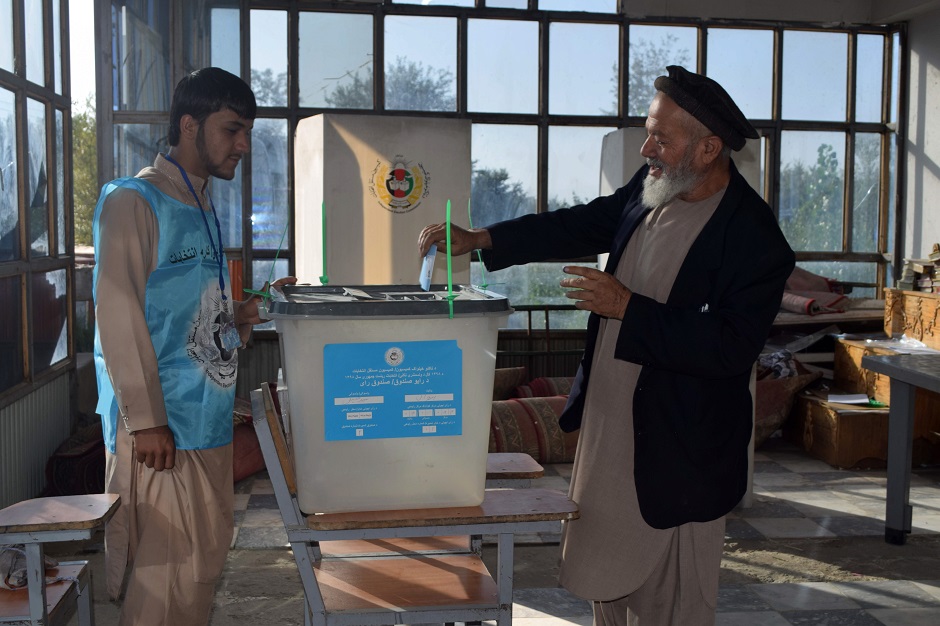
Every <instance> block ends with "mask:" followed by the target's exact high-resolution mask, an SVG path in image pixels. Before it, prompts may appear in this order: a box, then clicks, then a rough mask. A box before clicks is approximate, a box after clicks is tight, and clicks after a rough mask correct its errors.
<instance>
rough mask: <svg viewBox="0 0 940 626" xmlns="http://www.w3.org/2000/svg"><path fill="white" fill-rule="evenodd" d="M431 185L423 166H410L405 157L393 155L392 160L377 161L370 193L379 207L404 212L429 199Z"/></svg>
mask: <svg viewBox="0 0 940 626" xmlns="http://www.w3.org/2000/svg"><path fill="white" fill-rule="evenodd" d="M430 184H431V177H430V175H428V173H427V171H426V170H425V169H424V166H423V165H421V164H420V163H418V164H417V165H409V163H408V161H407V160H406V159H405V157H403V156H402V155H400V154H396V155H395V158H394V159H393V160H392V161H382V160H377V161H376V163H375V169H373V170H372V178H371V180H370V181H369V191H370V192H371V193H372V195H373V196H375V198H376V199H377V200H378V201H379V204H380V205H381V206H382V208H384V209H387V210H389V211H391V212H392V213H407V212H408V211H411V210H413V209H415V208H417V207H418V206H419V205H420V204H421V200H423V199H424V198H426V197H427V196H428V193H429V192H430Z"/></svg>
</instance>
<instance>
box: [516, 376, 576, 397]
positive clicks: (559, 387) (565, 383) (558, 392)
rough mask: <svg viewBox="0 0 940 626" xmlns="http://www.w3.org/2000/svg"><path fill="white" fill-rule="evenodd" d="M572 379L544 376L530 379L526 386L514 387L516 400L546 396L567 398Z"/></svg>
mask: <svg viewBox="0 0 940 626" xmlns="http://www.w3.org/2000/svg"><path fill="white" fill-rule="evenodd" d="M573 383H574V377H571V376H544V377H541V378H534V379H532V380H531V381H530V382H529V384H528V385H520V386H519V387H516V391H515V394H514V395H515V397H517V398H544V397H547V396H567V395H568V394H570V393H571V385H572V384H573Z"/></svg>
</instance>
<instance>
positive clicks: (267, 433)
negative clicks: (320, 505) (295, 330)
mask: <svg viewBox="0 0 940 626" xmlns="http://www.w3.org/2000/svg"><path fill="white" fill-rule="evenodd" d="M251 415H252V424H254V427H255V433H256V434H257V435H258V443H259V445H260V446H261V453H262V455H263V456H264V464H265V466H266V467H267V469H268V476H269V477H270V478H271V486H272V487H273V488H274V496H275V498H276V499H277V506H278V509H280V512H281V518H282V519H283V520H284V523H285V525H291V524H305V523H306V522H305V516H304V514H303V513H302V512H301V511H300V507H299V506H298V504H297V478H296V475H295V473H294V462H293V459H292V458H291V454H290V448H289V447H288V446H287V439H286V438H285V437H284V428H283V426H282V425H281V417H280V415H278V412H277V410H276V409H275V408H274V400H273V398H272V397H271V389H270V387H269V386H268V385H263V386H262V387H261V389H255V390H254V391H252V392H251Z"/></svg>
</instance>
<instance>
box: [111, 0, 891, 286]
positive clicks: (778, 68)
mask: <svg viewBox="0 0 940 626" xmlns="http://www.w3.org/2000/svg"><path fill="white" fill-rule="evenodd" d="M113 2H114V3H115V4H121V1H120V0H113ZM96 3H97V4H98V5H99V10H100V9H101V8H107V9H108V10H110V7H111V6H112V0H96ZM183 4H184V3H182V2H181V0H176V1H174V2H172V3H169V6H168V8H167V9H166V10H168V11H169V12H170V21H169V23H170V24H171V43H173V41H183V42H185V41H187V40H193V39H194V37H193V36H192V35H191V34H189V33H185V32H184V28H188V27H189V24H190V23H192V24H196V25H197V26H196V27H198V25H199V24H203V25H204V21H205V20H207V19H208V17H207V15H208V10H209V9H210V8H213V7H216V6H224V7H228V8H237V9H238V11H239V14H240V18H241V19H240V20H239V21H240V24H241V30H240V33H239V41H240V50H241V54H240V64H239V66H240V68H241V75H242V77H243V78H245V79H246V80H250V68H251V50H250V28H251V11H252V10H254V9H267V10H281V11H285V12H286V14H287V42H288V49H287V68H288V69H287V106H280V107H259V109H258V117H259V118H275V119H283V120H286V123H287V129H288V140H287V152H288V154H287V157H288V164H289V166H288V172H287V184H288V202H289V207H288V220H289V223H291V224H293V223H294V199H293V189H294V180H293V177H294V172H293V169H292V168H291V167H290V164H291V163H293V157H294V142H293V134H294V131H295V130H296V127H297V124H298V123H299V121H300V120H301V119H303V118H305V117H308V116H311V115H316V114H319V113H342V114H356V115H385V116H396V115H402V116H412V117H414V116H419V117H429V118H434V117H446V118H458V119H470V120H472V122H474V123H492V124H523V125H534V126H535V127H536V128H537V129H538V130H537V135H538V137H537V148H536V150H537V155H536V159H537V163H538V166H537V189H536V192H535V193H536V206H537V210H538V211H540V212H542V211H545V210H547V209H548V202H549V195H548V177H549V172H548V163H549V159H548V152H549V142H548V137H549V132H550V129H551V128H552V127H556V126H586V127H591V126H595V127H616V128H626V127H642V126H643V125H644V122H645V118H644V117H642V116H631V115H628V114H627V103H628V102H629V94H626V93H625V88H626V85H625V82H626V81H625V75H626V72H627V71H628V70H629V60H630V59H629V28H630V26H631V25H634V24H637V25H641V24H642V25H651V26H683V27H693V28H695V29H696V32H697V45H698V48H697V50H696V51H695V53H696V59H697V67H696V68H695V69H696V71H698V72H703V71H705V72H707V67H708V58H707V48H708V46H707V43H708V34H709V32H710V29H714V28H744V29H760V30H770V31H772V32H773V34H774V44H773V45H774V56H773V58H774V61H773V63H774V67H773V71H774V77H773V94H772V99H773V101H772V114H771V115H772V117H771V118H770V119H752V120H751V122H752V124H753V125H754V127H755V128H756V129H757V130H758V132H759V133H760V135H761V136H762V137H763V138H764V139H765V141H766V145H767V150H766V155H767V156H766V161H765V163H764V168H765V171H766V172H767V174H766V176H765V181H766V182H765V188H764V189H761V190H758V191H759V192H761V193H762V195H763V196H764V197H765V198H766V199H767V201H768V204H769V205H770V206H771V208H772V209H773V211H774V213H775V215H778V216H779V213H780V207H779V206H778V204H779V193H780V178H781V177H780V166H781V162H780V160H781V156H780V146H781V136H782V133H784V132H786V131H791V130H830V131H839V132H842V133H845V134H846V138H847V140H846V147H845V162H844V163H843V164H842V166H843V172H844V175H845V182H844V184H845V193H844V201H843V233H842V241H841V244H840V249H839V251H833V252H819V251H798V252H797V255H796V256H797V261H798V262H813V261H825V262H832V261H845V262H849V263H874V264H876V267H877V279H876V280H875V281H873V282H870V283H858V285H859V286H862V287H864V288H873V289H874V290H875V291H876V294H877V293H880V289H881V288H883V287H885V286H887V285H888V284H889V283H890V282H891V280H892V278H893V277H892V276H891V274H892V273H893V272H896V271H897V268H898V267H899V266H900V259H899V254H900V253H899V251H900V250H901V249H902V248H901V245H900V243H901V235H902V230H903V229H902V228H901V227H900V224H901V220H900V217H901V215H900V213H901V207H902V206H903V203H902V201H901V198H900V197H899V194H900V193H901V191H900V190H901V188H902V186H901V185H900V184H898V181H900V180H903V164H904V158H905V155H904V142H903V141H902V140H901V138H902V137H903V130H904V128H903V127H904V121H905V120H904V116H903V115H901V114H900V112H901V111H904V110H905V108H904V107H905V106H906V94H905V90H906V88H907V77H906V74H905V73H904V72H905V68H904V66H903V63H904V62H905V61H904V59H905V52H906V50H907V37H906V24H903V23H901V24H894V25H887V26H877V25H840V26H837V27H834V26H832V25H829V24H822V23H813V22H776V21H775V22H766V21H755V20H732V19H695V18H680V17H670V18H657V19H645V18H644V19H634V18H631V17H628V16H627V15H626V13H625V12H623V11H621V12H617V13H591V12H574V11H545V10H539V9H538V8H537V5H538V3H537V1H536V0H530V1H529V2H528V5H527V8H525V9H500V8H488V7H486V6H485V4H486V3H485V1H484V0H478V1H477V2H476V6H475V7H455V6H437V5H433V6H422V5H417V4H414V5H412V4H394V3H392V2H390V1H389V0H385V2H356V3H353V2H349V3H336V2H332V1H328V0H303V1H301V0H238V1H236V0H228V1H226V2H219V3H213V2H211V1H209V0H207V1H206V2H204V3H203V5H204V6H203V8H204V10H205V11H206V14H205V15H204V16H203V17H202V18H201V19H197V20H188V21H187V20H183V19H181V18H180V16H182V15H183V13H184V8H183ZM307 12H325V13H344V14H365V15H371V16H372V18H373V20H374V21H373V35H372V36H373V67H374V68H376V70H375V71H374V86H373V87H374V96H373V97H374V100H373V107H372V109H343V108H332V107H309V106H306V107H301V106H299V104H298V103H299V85H298V80H297V72H298V56H299V52H298V49H299V44H298V30H299V26H298V24H299V14H300V13H307ZM389 16H430V17H448V18H455V19H456V20H457V37H456V39H457V41H456V46H457V72H456V74H457V75H456V83H457V87H456V90H457V91H456V109H457V110H456V111H454V112H439V111H435V112H430V111H413V110H408V111H396V110H385V80H384V68H385V54H384V19H385V18H386V17H389ZM470 19H494V20H500V19H503V20H522V21H530V22H534V23H536V24H538V29H539V52H538V54H539V58H540V59H541V62H540V64H539V68H538V74H539V87H538V89H539V94H538V110H537V112H535V113H500V112H486V113H482V112H469V111H468V106H467V84H468V77H467V67H468V58H467V55H468V40H467V31H468V20H470ZM555 23H583V24H608V25H610V24H612V25H616V26H617V27H618V28H619V42H620V51H619V57H618V60H619V66H620V67H619V76H618V84H619V91H620V98H619V102H618V107H617V109H618V110H617V111H616V114H614V115H602V114H599V115H564V114H552V113H550V112H549V107H548V104H549V103H548V100H549V90H548V87H549V70H550V68H549V67H548V58H549V51H550V46H551V41H550V38H549V32H550V30H551V25H552V24H555ZM97 27H98V29H99V31H98V32H99V36H102V37H109V36H110V32H108V31H107V30H106V28H107V24H105V25H101V24H98V25H97ZM210 30H211V29H208V28H205V29H204V31H203V32H210ZM788 30H812V31H819V32H839V33H847V34H848V41H849V48H850V49H849V51H848V53H847V57H848V62H847V74H846V76H847V85H846V94H847V111H848V115H847V119H846V120H845V121H838V122H822V121H814V120H784V119H781V117H780V111H781V103H782V89H783V84H782V81H783V70H782V62H783V61H782V57H783V38H784V32H785V31H788ZM859 34H877V35H882V36H884V37H885V44H884V55H883V64H884V65H883V72H882V83H883V87H882V120H881V122H880V123H873V122H866V123H861V122H856V121H855V107H854V99H855V95H856V94H855V89H856V82H857V79H856V71H857V67H856V64H855V57H856V52H857V36H858V35H859ZM894 36H899V37H900V45H899V53H900V57H901V65H899V66H898V68H899V76H898V77H897V79H898V85H899V93H898V94H897V101H898V108H899V112H898V113H897V114H896V118H897V120H898V123H897V124H896V125H895V126H894V127H892V126H891V125H889V124H888V123H887V121H888V120H889V119H890V116H889V115H888V107H889V106H890V103H891V84H892V83H891V81H892V79H893V76H892V70H893V69H894V67H895V65H894V59H893V58H892V55H893V44H892V37H894ZM187 38H188V39H187ZM192 47H193V50H191V51H187V50H182V47H181V46H171V47H170V55H171V66H172V70H173V71H172V77H173V78H172V82H173V83H174V84H175V81H176V80H178V79H179V77H180V76H182V75H183V74H184V73H185V72H186V71H190V70H192V69H195V68H194V67H187V66H186V63H189V62H191V60H192V59H196V58H198V56H199V54H200V53H201V54H203V55H204V56H205V57H206V58H207V57H208V50H209V48H210V45H209V44H208V43H206V42H204V41H203V42H201V43H200V42H195V41H194V42H193V43H192ZM109 49H110V47H109ZM206 64H208V61H206V62H205V63H201V64H197V65H199V66H202V65H206ZM111 65H112V66H114V65H115V63H114V62H113V60H112V62H111ZM100 71H101V69H100V68H99V72H100ZM99 88H100V91H99V93H104V94H111V93H113V85H112V84H111V75H110V73H108V72H105V73H104V75H103V76H99ZM101 88H103V90H101ZM102 101H104V103H103V102H102ZM103 109H104V110H103ZM102 113H103V115H101V114H102ZM165 116H166V112H161V111H152V112H148V111H116V110H114V109H113V107H111V106H110V104H108V103H107V98H99V117H98V119H99V145H105V146H108V145H113V140H112V136H110V133H112V132H113V130H112V128H113V127H112V125H113V124H125V123H158V122H161V121H162V122H165ZM102 122H103V123H102ZM856 133H879V134H881V135H882V137H883V141H882V150H881V168H880V169H881V174H880V176H881V180H880V183H881V184H880V192H879V197H878V223H879V234H878V243H877V250H876V251H874V252H856V251H853V250H852V233H851V228H852V214H851V212H852V209H851V207H852V206H853V189H852V186H853V181H854V137H855V135H856ZM889 141H893V142H894V143H893V146H889ZM101 152H102V154H103V156H102V158H103V159H104V162H102V163H99V172H100V174H99V176H100V177H101V182H105V181H106V180H108V179H109V178H110V176H108V175H107V174H106V173H111V172H113V155H111V157H110V158H112V160H111V162H108V159H109V156H108V155H107V154H104V151H101ZM892 153H893V154H894V157H895V159H896V160H895V162H894V175H893V178H894V180H893V189H894V190H895V191H894V196H895V197H894V198H889V192H890V190H891V189H892V185H891V184H889V180H888V176H889V172H890V171H891V168H890V167H889V163H888V160H889V158H890V155H891V154H892ZM251 189H252V180H251V154H250V153H249V154H248V155H247V156H246V158H245V161H244V162H243V163H242V203H243V204H242V227H243V232H242V245H241V246H240V247H233V248H227V249H226V253H227V255H228V257H229V259H230V262H231V264H230V267H231V268H232V270H233V272H234V273H236V274H239V273H240V279H241V281H242V283H243V284H245V285H248V284H249V283H250V281H251V273H252V270H251V266H252V262H253V261H254V260H255V259H258V260H273V259H274V258H275V257H276V258H278V259H281V260H287V261H288V263H289V267H290V270H291V271H293V269H294V246H295V245H296V243H295V242H296V236H292V237H291V244H290V246H288V247H286V248H285V249H283V250H280V251H279V252H278V251H275V250H256V249H254V248H253V246H252V243H251V239H252V237H251ZM892 202H893V208H892V210H893V213H894V215H893V216H889V214H888V211H889V207H890V206H891V204H892ZM892 220H893V223H894V225H895V226H894V232H893V233H889V232H888V228H889V224H890V223H891V222H892ZM236 280H237V278H236V277H235V276H233V282H235V281H236Z"/></svg>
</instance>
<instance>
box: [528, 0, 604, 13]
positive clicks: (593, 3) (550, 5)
mask: <svg viewBox="0 0 940 626" xmlns="http://www.w3.org/2000/svg"><path fill="white" fill-rule="evenodd" d="M539 9H541V10H543V11H590V12H591V13H616V12H617V0H539Z"/></svg>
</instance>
